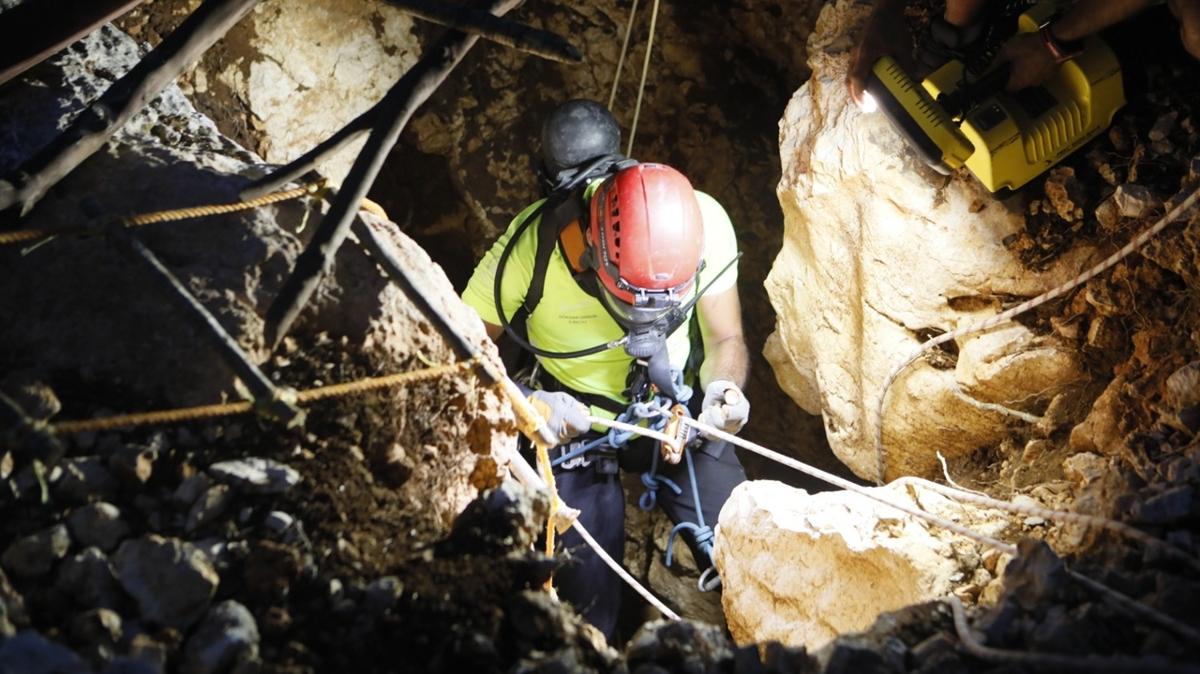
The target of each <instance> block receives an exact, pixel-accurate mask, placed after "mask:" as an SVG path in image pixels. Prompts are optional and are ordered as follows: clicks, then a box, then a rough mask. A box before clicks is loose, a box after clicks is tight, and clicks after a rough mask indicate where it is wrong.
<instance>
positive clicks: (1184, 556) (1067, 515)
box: [889, 476, 1200, 573]
mask: <svg viewBox="0 0 1200 674" xmlns="http://www.w3.org/2000/svg"><path fill="white" fill-rule="evenodd" d="M889 484H891V485H892V486H907V485H917V486H920V487H924V488H926V489H929V490H930V491H934V492H937V493H939V494H941V495H943V496H946V497H948V498H952V499H955V500H957V501H962V502H964V503H970V504H972V505H976V506H979V507H981V508H993V509H996V510H1003V511H1006V512H1010V513H1016V514H1019V515H1029V516H1033V517H1041V518H1044V519H1048V520H1056V521H1059V522H1071V523H1073V524H1082V525H1083V526H1087V527H1094V528H1097V529H1107V530H1109V531H1112V532H1114V533H1116V534H1120V535H1122V536H1126V537H1128V538H1131V539H1133V540H1136V541H1138V542H1140V543H1143V544H1145V545H1147V546H1150V547H1154V548H1157V549H1158V550H1160V551H1161V552H1164V553H1166V554H1167V555H1169V556H1171V557H1174V558H1176V559H1178V560H1180V561H1182V562H1183V563H1185V564H1187V565H1189V566H1191V567H1192V568H1193V569H1195V570H1196V571H1197V572H1198V573H1200V560H1198V559H1196V558H1195V557H1194V556H1192V555H1191V554H1188V553H1187V552H1186V551H1184V550H1183V549H1182V548H1179V547H1177V546H1175V545H1173V544H1171V543H1169V542H1167V541H1164V540H1162V539H1161V538H1156V537H1154V536H1151V535H1150V534H1148V533H1146V532H1144V531H1142V530H1140V529H1137V528H1134V527H1131V526H1129V525H1128V524H1125V523H1124V522H1118V521H1116V520H1110V519H1108V518H1106V517H1097V516H1096V515H1085V514H1083V513H1075V512H1070V511H1068V510H1051V509H1049V508H1043V507H1040V506H1033V505H1022V504H1019V503H1013V502H1012V501H1001V500H1000V499H996V498H992V497H990V496H988V495H986V494H980V493H979V492H975V491H969V490H966V489H961V488H954V487H947V486H946V485H944V484H938V483H937V482H933V481H930V480H926V479H924V478H920V477H913V476H908V477H902V478H900V479H898V480H892V481H891V482H890V483H889Z"/></svg>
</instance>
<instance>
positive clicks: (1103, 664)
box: [946, 595, 1200, 674]
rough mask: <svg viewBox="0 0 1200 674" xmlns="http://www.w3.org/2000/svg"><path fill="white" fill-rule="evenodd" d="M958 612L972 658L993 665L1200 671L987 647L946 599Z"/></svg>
mask: <svg viewBox="0 0 1200 674" xmlns="http://www.w3.org/2000/svg"><path fill="white" fill-rule="evenodd" d="M946 601H947V602H949V604H950V607H951V608H952V609H953V611H954V631H955V632H957V633H958V639H959V641H961V642H962V645H963V648H965V649H966V650H967V652H968V653H970V654H971V655H973V656H975V657H977V658H980V659H982V660H988V661H991V662H1016V663H1021V664H1024V665H1031V666H1033V667H1036V668H1038V669H1048V670H1051V671H1061V670H1067V669H1070V670H1083V671H1085V672H1139V673H1144V674H1150V673H1151V672H1192V673H1193V674H1195V672H1198V671H1200V668H1197V667H1196V666H1194V665H1181V664H1174V663H1170V662H1163V661H1162V660H1160V659H1158V658H1153V657H1147V658H1138V657H1130V656H1121V655H1085V656H1078V655H1059V654H1057V653H1031V652H1025V651H1013V650H1005V649H1000V648H992V647H990V646H985V645H984V644H982V643H980V642H979V641H977V640H976V639H975V636H974V635H973V634H972V633H971V628H970V627H969V626H968V625H967V614H966V611H965V610H964V609H963V605H962V602H961V601H960V600H959V598H958V597H956V596H954V595H950V596H948V597H946Z"/></svg>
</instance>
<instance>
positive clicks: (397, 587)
mask: <svg viewBox="0 0 1200 674" xmlns="http://www.w3.org/2000/svg"><path fill="white" fill-rule="evenodd" d="M402 594H404V582H403V581H401V580H400V579H399V578H397V577H396V576H384V577H383V578H377V579H376V580H374V581H372V582H371V584H370V585H368V586H367V590H366V595H367V596H366V600H365V602H364V603H365V605H366V609H367V611H369V612H370V613H372V614H375V615H382V614H383V613H385V612H386V611H387V610H388V609H390V608H392V607H393V606H395V605H396V601H397V600H398V599H400V596H401V595H402Z"/></svg>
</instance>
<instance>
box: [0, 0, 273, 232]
mask: <svg viewBox="0 0 1200 674" xmlns="http://www.w3.org/2000/svg"><path fill="white" fill-rule="evenodd" d="M257 3H258V0H205V2H204V3H203V4H201V5H200V7H199V8H197V9H196V11H195V12H193V13H192V15H191V16H189V17H188V18H187V19H186V20H185V21H184V22H183V23H182V24H181V25H180V26H179V28H177V29H176V30H175V31H174V32H173V33H171V34H170V35H169V36H167V39H165V40H163V42H162V44H160V45H158V47H155V48H154V50H153V51H151V52H150V53H149V54H147V55H146V57H145V58H143V59H142V60H141V61H140V62H138V64H137V65H136V66H134V67H133V69H131V70H130V71H129V72H128V73H126V74H125V75H124V76H123V77H122V78H121V79H119V80H117V81H116V82H114V83H113V85H112V86H111V87H109V88H108V91H105V92H104V93H103V94H102V95H101V96H100V98H98V99H96V101H94V102H93V103H92V104H91V105H89V106H88V107H87V108H86V109H84V111H83V112H81V113H80V114H79V116H78V117H76V118H75V120H74V121H73V122H72V123H71V125H70V126H69V127H67V129H66V130H65V131H63V132H62V133H61V134H59V135H58V137H57V138H55V139H54V140H53V141H51V143H50V144H49V145H47V146H46V147H44V148H42V149H41V150H40V151H39V152H38V153H37V154H35V155H34V156H33V157H31V158H30V159H28V160H26V161H25V163H24V164H22V165H21V166H20V167H19V168H18V169H17V170H16V171H14V172H13V173H12V174H10V175H9V176H7V177H6V178H5V179H4V180H0V211H7V210H9V209H17V210H18V217H23V216H25V215H26V214H27V213H28V212H29V211H30V209H32V208H33V206H34V205H35V204H36V203H37V202H38V201H39V200H40V199H41V198H42V196H44V195H45V194H46V191H47V190H49V189H50V188H51V187H53V186H54V185H55V184H57V183H58V182H59V181H60V180H62V179H63V178H65V177H66V176H67V175H68V174H69V173H70V172H71V171H73V170H74V169H75V167H76V166H79V164H81V163H82V162H83V160H85V159H87V158H88V157H90V156H92V155H93V154H95V153H96V151H98V150H99V149H100V148H101V147H102V146H103V145H104V143H105V142H107V141H108V139H109V138H111V137H112V135H113V134H115V133H116V132H117V131H118V130H120V128H121V127H122V126H124V125H125V122H127V121H129V118H130V117H132V116H133V115H134V114H135V113H136V112H137V111H139V110H141V109H142V108H144V107H145V106H146V105H147V104H149V103H150V101H152V100H154V98H155V97H156V96H158V94H159V93H160V92H162V90H163V89H164V88H166V86H167V85H168V84H170V83H171V82H173V81H174V80H175V78H176V77H178V76H179V73H181V72H183V70H184V69H185V68H187V67H188V66H190V65H191V64H192V63H193V62H194V61H196V60H197V59H199V58H200V55H201V54H203V53H204V52H205V50H207V49H208V48H209V47H210V46H212V44H213V43H214V42H216V41H217V40H219V39H221V38H222V37H224V36H225V34H226V33H227V32H229V29H230V28H231V27H233V25H234V24H235V23H237V22H238V20H240V19H241V18H242V17H243V16H245V15H246V13H247V12H249V11H250V9H251V8H253V7H254V5H256V4H257Z"/></svg>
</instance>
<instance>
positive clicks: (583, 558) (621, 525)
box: [551, 440, 746, 641]
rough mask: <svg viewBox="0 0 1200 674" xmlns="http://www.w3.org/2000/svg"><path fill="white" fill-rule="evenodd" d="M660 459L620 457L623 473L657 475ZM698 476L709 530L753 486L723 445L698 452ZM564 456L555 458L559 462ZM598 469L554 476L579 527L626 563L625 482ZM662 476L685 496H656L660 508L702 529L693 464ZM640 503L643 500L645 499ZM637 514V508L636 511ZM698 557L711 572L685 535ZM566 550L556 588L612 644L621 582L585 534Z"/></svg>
mask: <svg viewBox="0 0 1200 674" xmlns="http://www.w3.org/2000/svg"><path fill="white" fill-rule="evenodd" d="M657 451H658V443H657V442H654V441H650V440H638V441H634V442H631V443H630V445H629V446H628V447H627V448H625V449H623V450H622V451H621V452H620V466H621V470H622V471H635V472H637V473H639V474H640V473H643V472H645V471H646V470H648V469H649V468H650V459H651V456H652V454H651V452H657ZM691 453H692V460H693V462H694V464H695V469H696V483H697V485H698V486H699V491H700V505H701V510H702V511H703V513H704V523H705V524H706V525H708V526H709V527H713V526H715V525H716V524H717V515H718V514H720V512H721V506H723V505H725V501H726V500H727V499H728V498H729V494H730V492H732V491H733V488H734V487H736V486H737V485H738V484H740V483H742V482H744V481H745V479H746V473H745V471H744V470H742V464H741V463H739V462H738V459H737V455H736V454H735V453H734V450H733V448H732V447H730V446H728V444H727V443H725V442H721V441H711V440H710V441H706V442H705V443H704V444H703V445H702V446H701V447H700V448H699V449H693V450H691ZM556 455H557V451H555V452H552V453H551V456H552V457H553V456H556ZM598 465H599V464H598V463H597V462H593V463H592V464H591V465H588V466H582V467H578V468H573V469H571V470H563V469H561V467H559V468H555V469H554V479H555V483H556V485H557V487H558V495H559V497H561V498H562V500H563V501H564V502H565V503H566V504H567V505H569V506H571V507H572V508H578V509H579V510H580V511H581V512H580V516H579V521H580V522H581V523H582V524H583V526H584V527H585V528H586V529H587V530H588V532H589V533H591V534H592V536H593V537H594V538H595V539H596V541H597V542H599V543H600V545H601V546H602V547H603V548H604V549H605V551H607V552H608V554H610V555H612V557H613V559H615V560H617V561H618V562H623V561H624V557H625V494H624V489H622V487H621V478H620V475H614V474H610V475H604V474H601V473H600V471H598V470H597V466H598ZM658 474H659V475H662V476H663V477H666V478H668V479H670V480H671V481H672V482H674V483H675V484H677V485H678V486H679V487H680V488H681V489H682V492H681V493H679V494H676V493H675V492H674V491H673V490H672V489H671V488H670V487H668V486H666V485H663V486H661V487H660V488H659V489H658V491H657V505H658V507H660V508H662V509H663V511H664V512H666V514H667V517H669V518H671V521H672V522H674V523H675V524H678V523H680V522H693V523H695V522H696V519H697V518H696V505H695V499H694V497H693V495H692V482H691V479H690V477H689V476H688V468H687V460H686V458H685V459H681V460H680V462H679V463H678V464H675V465H670V464H666V463H664V462H663V461H661V460H660V461H659V464H658ZM637 496H639V497H640V494H638V495H637ZM635 507H636V506H635ZM680 538H683V540H685V541H686V542H687V544H688V546H689V547H690V548H691V549H692V554H693V556H694V557H695V558H696V562H697V563H698V564H699V566H700V568H701V569H705V568H707V567H708V566H709V560H708V556H707V555H705V554H703V553H702V552H701V551H700V550H699V549H698V548H697V547H696V545H695V540H694V539H693V537H692V535H691V532H689V531H683V532H681V533H680ZM560 546H561V548H562V549H564V550H566V551H567V552H568V553H569V560H568V562H567V563H566V564H565V566H564V567H563V568H561V569H559V570H558V571H557V572H556V573H555V576H554V581H555V582H554V585H555V587H556V588H557V589H558V595H559V597H560V598H562V599H564V600H565V601H568V602H570V603H571V605H573V606H574V607H575V609H576V610H577V611H579V613H580V614H582V615H583V617H584V618H585V619H587V621H588V622H590V623H591V624H592V625H595V626H596V627H597V628H598V629H599V630H600V631H602V632H604V636H605V637H607V638H608V640H609V641H612V639H613V636H614V633H615V631H616V626H617V614H618V612H619V609H620V602H621V583H622V581H621V579H620V578H618V577H617V575H616V574H615V573H613V571H612V570H611V569H609V568H608V566H606V565H605V564H604V561H603V560H601V559H600V558H599V557H598V556H597V555H596V553H595V552H593V551H592V549H591V548H589V547H588V546H587V544H586V543H584V542H583V539H582V538H581V537H580V536H579V534H578V533H577V532H576V531H575V530H574V529H571V530H569V531H567V533H565V534H563V536H562V537H561V538H560Z"/></svg>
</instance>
